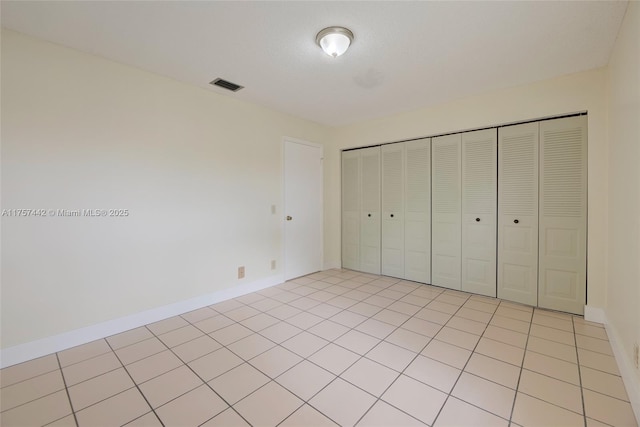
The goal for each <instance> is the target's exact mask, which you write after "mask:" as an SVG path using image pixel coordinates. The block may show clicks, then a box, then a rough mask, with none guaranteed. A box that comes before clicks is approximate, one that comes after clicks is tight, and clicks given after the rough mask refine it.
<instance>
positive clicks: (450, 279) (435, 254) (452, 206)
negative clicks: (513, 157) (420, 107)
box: [431, 134, 462, 289]
mask: <svg viewBox="0 0 640 427" xmlns="http://www.w3.org/2000/svg"><path fill="white" fill-rule="evenodd" d="M461 142H462V136H461V134H455V135H448V136H440V137H437V138H433V139H432V140H431V150H432V161H431V179H432V194H431V203H432V205H431V221H432V223H431V224H432V225H431V233H432V241H431V280H432V283H433V284H434V285H437V286H444V287H446V288H451V289H460V288H461V280H460V279H461V263H460V259H461V223H460V211H461V202H460V195H461V194H460V190H461V188H460V175H461V174H460V160H461V156H460V147H461Z"/></svg>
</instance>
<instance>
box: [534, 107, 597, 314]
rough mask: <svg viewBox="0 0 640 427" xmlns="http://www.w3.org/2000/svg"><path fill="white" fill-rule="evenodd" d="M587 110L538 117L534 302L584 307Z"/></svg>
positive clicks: (571, 309) (564, 308) (577, 309)
mask: <svg viewBox="0 0 640 427" xmlns="http://www.w3.org/2000/svg"><path fill="white" fill-rule="evenodd" d="M586 152H587V119H586V116H578V117H569V118H564V119H557V120H548V121H545V122H541V123H540V252H539V263H540V270H539V277H538V305H539V306H540V307H544V308H550V309H553V310H560V311H566V312H570V313H575V314H582V313H583V312H584V304H585V291H586V280H587V279H586V264H587V259H586V245H587V155H586Z"/></svg>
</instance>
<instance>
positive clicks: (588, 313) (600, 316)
mask: <svg viewBox="0 0 640 427" xmlns="http://www.w3.org/2000/svg"><path fill="white" fill-rule="evenodd" d="M584 320H588V321H589V322H596V323H606V322H605V320H606V316H605V315H604V310H603V309H601V308H599V307H592V306H588V305H585V306H584Z"/></svg>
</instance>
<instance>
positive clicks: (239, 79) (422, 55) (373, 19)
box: [1, 0, 627, 126]
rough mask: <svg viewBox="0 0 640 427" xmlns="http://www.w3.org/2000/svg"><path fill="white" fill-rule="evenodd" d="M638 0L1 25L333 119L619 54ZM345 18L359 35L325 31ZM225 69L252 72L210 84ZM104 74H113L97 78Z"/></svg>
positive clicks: (261, 9) (101, 6)
mask: <svg viewBox="0 0 640 427" xmlns="http://www.w3.org/2000/svg"><path fill="white" fill-rule="evenodd" d="M626 7H627V2H626V1H549V2H545V1H533V2H521V1H508V2H489V1H473V2H430V1H411V2H404V1H402V2H397V1H389V2H377V1H376V2H369V1H354V2H341V1H317V2H293V1H272V2H262V1H259V2H250V1H229V2H223V1H136V2H134V1H105V2H101V1H69V2H58V1H42V2H40V1H29V2H27V1H4V0H3V1H2V3H1V14H2V26H3V27H6V28H9V29H12V30H16V31H19V32H22V33H25V34H28V35H32V36H35V37H39V38H42V39H46V40H49V41H52V42H55V43H59V44H61V45H65V46H69V47H72V48H75V49H78V50H81V51H84V52H88V53H92V54H96V55H100V56H102V57H105V58H108V59H111V60H114V61H118V62H121V63H124V64H128V65H132V66H134V67H138V68H141V69H144V70H147V71H151V72H154V73H157V74H160V75H163V76H167V77H170V78H173V79H176V80H179V81H182V82H186V83H189V84H193V85H196V86H200V87H202V88H206V90H210V91H212V92H217V93H220V94H223V95H225V96H231V97H234V98H238V99H241V100H245V101H249V102H253V103H256V104H260V105H263V106H265V107H269V108H273V109H275V110H278V111H282V112H285V113H289V114H292V115H295V116H298V117H302V118H305V119H309V120H312V121H315V122H318V123H322V124H325V125H330V126H339V125H344V124H349V123H353V122H357V121H361V120H366V119H371V118H375V117H381V116H386V115H390V114H394V113H398V112H402V111H408V110H413V109H417V108H421V107H428V106H433V105H437V104H440V103H443V102H447V101H451V100H454V99H459V98H462V97H466V96H470V95H473V94H478V93H483V92H487V91H490V90H494V89H498V88H504V87H510V86H515V85H520V84H526V83H530V82H534V81H539V80H544V79H547V78H552V77H556V76H560V75H564V74H569V73H574V72H579V71H584V70H588V69H592V68H597V67H601V66H604V65H606V64H607V62H608V59H609V55H610V53H611V50H612V48H613V44H614V42H615V39H616V36H617V34H618V30H619V28H620V25H621V22H622V18H623V17H624V13H625V10H626ZM332 25H341V26H345V27H347V28H349V29H351V30H352V31H353V33H354V34H355V40H354V43H353V44H352V46H351V48H350V49H349V50H348V51H347V53H346V54H345V55H343V56H341V57H338V58H331V57H329V56H327V55H325V54H324V53H323V52H322V51H321V50H320V48H319V47H318V46H317V45H316V44H315V36H316V33H317V32H318V31H319V30H321V29H323V28H325V27H327V26H332ZM216 77H222V78H224V79H227V80H230V81H232V82H234V83H238V84H240V85H242V86H245V89H242V90H241V91H239V92H236V93H232V92H228V91H225V90H224V89H219V88H216V87H213V86H211V85H209V82H210V81H211V80H213V79H214V78H216ZM96 84H100V83H99V82H96Z"/></svg>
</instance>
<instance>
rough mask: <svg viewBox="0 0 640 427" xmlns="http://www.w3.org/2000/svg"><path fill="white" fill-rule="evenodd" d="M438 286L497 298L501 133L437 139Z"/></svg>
mask: <svg viewBox="0 0 640 427" xmlns="http://www.w3.org/2000/svg"><path fill="white" fill-rule="evenodd" d="M432 150H433V165H432V170H431V172H432V176H433V194H432V204H433V205H432V206H433V210H432V212H433V213H432V215H433V217H432V228H433V230H432V234H433V240H432V252H433V257H432V271H433V276H432V277H433V284H434V285H437V286H443V287H446V288H450V289H458V290H463V291H467V292H473V293H477V294H482V295H487V296H493V297H495V296H496V209H497V206H496V199H497V188H496V184H497V165H496V163H497V135H496V129H495V128H494V129H486V130H479V131H474V132H464V133H457V134H453V135H447V136H441V137H437V138H433V143H432Z"/></svg>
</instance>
